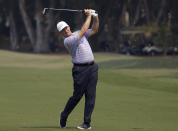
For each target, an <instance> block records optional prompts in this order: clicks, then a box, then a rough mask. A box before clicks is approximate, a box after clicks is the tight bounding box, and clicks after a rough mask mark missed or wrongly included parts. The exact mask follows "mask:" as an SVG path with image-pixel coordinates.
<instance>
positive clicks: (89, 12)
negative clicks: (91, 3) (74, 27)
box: [84, 9, 92, 16]
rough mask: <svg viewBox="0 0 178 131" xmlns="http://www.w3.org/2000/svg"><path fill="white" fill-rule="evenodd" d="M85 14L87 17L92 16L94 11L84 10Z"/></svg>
mask: <svg viewBox="0 0 178 131" xmlns="http://www.w3.org/2000/svg"><path fill="white" fill-rule="evenodd" d="M84 13H85V15H87V16H90V15H91V13H92V10H91V9H84Z"/></svg>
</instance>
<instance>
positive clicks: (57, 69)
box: [0, 50, 178, 131]
mask: <svg viewBox="0 0 178 131" xmlns="http://www.w3.org/2000/svg"><path fill="white" fill-rule="evenodd" d="M95 59H96V61H97V62H98V64H99V67H100V70H99V82H98V86H97V99H96V106H95V110H94V112H93V117H92V123H91V125H92V128H93V129H92V130H93V131H177V130H178V124H177V123H178V104H177V103H178V58H176V57H175V58H173V57H170V58H164V57H155V58H150V57H148V58H145V57H131V56H130V57H129V56H122V55H117V54H111V53H96V54H95ZM71 68H72V64H71V58H70V56H68V55H58V56H55V55H33V54H23V53H14V52H8V51H2V50H0V131H57V130H64V131H65V130H67V131H73V130H77V129H76V126H77V125H79V124H81V123H82V122H83V108H84V99H82V100H81V101H80V103H79V105H78V106H77V107H76V108H75V109H74V111H73V112H72V114H71V115H70V117H69V119H68V123H67V127H68V128H66V129H60V128H58V117H59V111H60V110H62V109H63V108H64V105H65V103H66V101H67V100H68V98H69V97H70V96H71V94H72V91H73V87H72V84H73V81H72V76H71Z"/></svg>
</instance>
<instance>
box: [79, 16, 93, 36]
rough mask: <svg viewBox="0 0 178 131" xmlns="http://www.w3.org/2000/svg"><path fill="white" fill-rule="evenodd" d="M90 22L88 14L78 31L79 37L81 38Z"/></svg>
mask: <svg viewBox="0 0 178 131" xmlns="http://www.w3.org/2000/svg"><path fill="white" fill-rule="evenodd" d="M90 22H91V15H88V16H87V18H86V20H85V23H84V24H83V26H82V28H81V30H80V32H79V38H82V36H83V35H84V34H85V32H86V31H87V30H88V28H89V26H90Z"/></svg>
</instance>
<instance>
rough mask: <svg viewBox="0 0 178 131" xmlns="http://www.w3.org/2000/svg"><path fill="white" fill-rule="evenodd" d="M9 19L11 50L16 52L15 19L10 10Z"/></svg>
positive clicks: (16, 34)
mask: <svg viewBox="0 0 178 131" xmlns="http://www.w3.org/2000/svg"><path fill="white" fill-rule="evenodd" d="M9 18H10V42H11V49H12V50H17V45H18V33H17V29H16V24H15V19H14V15H13V11H12V10H10V12H9Z"/></svg>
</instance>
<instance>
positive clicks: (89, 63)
mask: <svg viewBox="0 0 178 131" xmlns="http://www.w3.org/2000/svg"><path fill="white" fill-rule="evenodd" d="M94 63H95V62H94V61H92V62H87V63H74V66H90V65H93V64H94Z"/></svg>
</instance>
